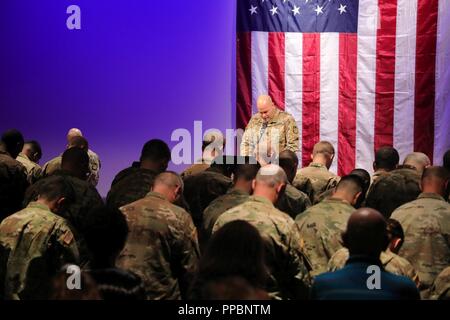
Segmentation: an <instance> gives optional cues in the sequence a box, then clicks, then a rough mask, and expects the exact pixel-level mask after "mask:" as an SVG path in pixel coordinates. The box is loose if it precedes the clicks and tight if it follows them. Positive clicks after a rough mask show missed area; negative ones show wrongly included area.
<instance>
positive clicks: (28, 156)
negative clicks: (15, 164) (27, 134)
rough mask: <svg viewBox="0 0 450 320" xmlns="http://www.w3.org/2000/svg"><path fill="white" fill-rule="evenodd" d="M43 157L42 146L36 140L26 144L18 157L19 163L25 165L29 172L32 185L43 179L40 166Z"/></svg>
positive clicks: (29, 181)
mask: <svg viewBox="0 0 450 320" xmlns="http://www.w3.org/2000/svg"><path fill="white" fill-rule="evenodd" d="M41 157H42V149H41V145H40V144H39V142H37V141H35V140H32V141H27V142H25V144H24V145H23V149H22V152H21V153H19V155H18V156H17V161H19V162H20V163H21V164H23V166H24V167H25V169H26V171H27V180H28V183H30V184H33V183H35V182H36V181H38V180H39V178H40V177H41V174H42V168H41V166H40V165H39V164H38V163H39V160H40V159H41Z"/></svg>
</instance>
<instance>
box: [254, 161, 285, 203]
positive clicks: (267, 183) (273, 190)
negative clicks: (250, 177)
mask: <svg viewBox="0 0 450 320" xmlns="http://www.w3.org/2000/svg"><path fill="white" fill-rule="evenodd" d="M287 182H288V180H287V176H286V173H285V172H284V170H283V169H282V168H281V167H280V166H277V165H276V164H269V165H266V166H264V167H262V168H261V169H259V171H258V174H257V175H256V178H255V180H254V181H253V190H254V191H253V194H254V195H255V196H260V197H264V198H266V199H268V200H269V201H271V202H272V203H275V202H276V201H277V200H278V198H279V197H280V196H281V194H282V193H283V192H284V189H285V187H286V184H287Z"/></svg>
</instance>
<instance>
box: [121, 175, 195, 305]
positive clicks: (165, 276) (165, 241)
mask: <svg viewBox="0 0 450 320" xmlns="http://www.w3.org/2000/svg"><path fill="white" fill-rule="evenodd" d="M182 192H183V181H182V180H181V178H180V177H179V176H178V175H177V174H176V173H173V172H164V173H161V174H159V175H158V176H157V177H156V178H155V182H154V185H153V190H152V191H151V192H150V193H149V194H148V195H147V196H146V197H145V198H143V199H141V200H138V201H136V202H133V203H130V204H128V205H126V206H124V207H122V208H120V210H121V211H122V212H123V213H124V214H125V216H126V218H127V221H128V228H129V230H130V231H129V234H128V240H127V242H126V244H125V248H124V250H123V251H122V252H121V254H120V255H119V257H118V259H117V265H118V266H119V267H121V268H123V269H126V270H130V271H132V272H134V273H136V274H137V275H139V276H140V277H141V278H142V279H143V281H144V286H145V291H146V298H147V299H149V300H163V299H171V300H174V299H181V298H185V297H186V290H187V288H188V286H189V281H188V278H189V277H190V275H191V274H192V272H195V271H196V266H197V263H198V258H199V248H198V241H197V231H196V229H195V227H194V224H193V223H192V218H191V216H190V215H189V213H187V212H186V211H185V210H183V209H182V208H180V207H178V206H176V205H174V204H173V202H174V201H175V200H176V198H177V197H179V196H180V195H181V194H182Z"/></svg>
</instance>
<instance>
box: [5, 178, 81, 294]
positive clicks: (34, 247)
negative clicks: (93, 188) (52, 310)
mask: <svg viewBox="0 0 450 320" xmlns="http://www.w3.org/2000/svg"><path fill="white" fill-rule="evenodd" d="M73 198H74V196H73V189H72V187H71V186H70V184H69V183H67V181H66V180H65V178H63V177H58V176H55V177H50V178H48V179H46V181H45V183H44V184H42V185H41V188H40V191H39V196H38V198H37V200H36V201H35V202H31V203H30V204H29V205H28V206H27V207H26V208H25V209H23V210H21V211H19V212H17V213H14V214H13V215H11V216H10V217H8V218H6V219H5V220H4V221H3V222H2V224H1V225H0V263H1V265H0V295H3V296H4V298H5V299H14V300H18V299H20V300H26V299H46V298H48V296H49V294H50V286H51V278H52V277H53V276H54V275H56V273H57V271H58V270H59V269H60V268H61V267H62V266H63V265H64V264H66V263H78V258H79V257H78V248H77V245H76V241H75V238H74V234H73V232H72V230H71V226H70V225H69V223H68V221H67V220H66V219H64V218H63V217H61V216H60V215H59V214H60V213H61V212H64V206H66V205H68V204H70V202H71V201H73Z"/></svg>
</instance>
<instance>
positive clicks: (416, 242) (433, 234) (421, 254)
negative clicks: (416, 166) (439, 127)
mask: <svg viewBox="0 0 450 320" xmlns="http://www.w3.org/2000/svg"><path fill="white" fill-rule="evenodd" d="M448 180H449V174H448V172H447V170H446V169H445V168H443V167H428V168H427V169H425V170H424V173H423V176H422V193H421V194H420V195H419V197H418V198H417V200H414V201H412V202H409V203H406V204H404V205H403V206H401V207H399V208H398V209H396V210H395V211H394V212H393V213H392V218H393V219H396V220H398V221H399V222H400V223H401V224H402V226H403V229H404V231H405V243H404V245H403V247H402V248H401V250H400V252H399V254H400V256H402V257H404V258H406V259H408V260H409V261H410V262H411V263H412V264H413V266H414V267H415V268H416V270H417V271H418V272H419V277H420V283H421V286H420V290H421V295H422V297H424V298H426V297H427V296H428V292H427V290H428V289H429V288H430V286H431V285H432V283H433V280H434V279H435V278H436V276H437V275H438V274H439V273H440V272H441V271H442V270H443V269H444V268H446V267H447V266H448V265H450V204H448V203H447V202H446V201H445V200H444V198H443V197H442V195H443V194H444V193H445V187H446V183H447V182H448Z"/></svg>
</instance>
